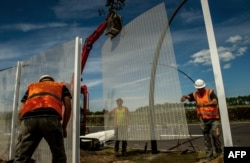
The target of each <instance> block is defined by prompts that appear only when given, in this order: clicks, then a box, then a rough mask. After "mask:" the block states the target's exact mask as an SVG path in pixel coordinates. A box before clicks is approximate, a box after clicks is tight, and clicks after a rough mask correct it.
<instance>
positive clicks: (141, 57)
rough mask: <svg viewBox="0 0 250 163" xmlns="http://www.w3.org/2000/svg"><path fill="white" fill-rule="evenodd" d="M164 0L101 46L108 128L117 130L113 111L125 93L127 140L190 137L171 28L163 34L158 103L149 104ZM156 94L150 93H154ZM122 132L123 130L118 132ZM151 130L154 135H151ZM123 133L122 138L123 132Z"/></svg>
mask: <svg viewBox="0 0 250 163" xmlns="http://www.w3.org/2000/svg"><path fill="white" fill-rule="evenodd" d="M166 27H168V22H167V15H166V10H165V6H164V4H160V5H158V6H156V7H154V8H152V9H150V10H148V11H146V12H145V13H143V14H142V15H140V16H138V17H137V18H135V19H134V20H133V21H131V22H130V23H129V24H127V25H126V26H125V27H124V28H123V29H122V31H121V33H120V34H119V35H118V36H117V37H115V38H113V39H112V40H111V39H108V40H107V41H106V42H105V44H104V46H103V48H102V65H103V96H104V108H105V110H107V113H106V115H105V128H106V130H109V129H114V126H113V121H114V117H112V114H111V111H112V110H113V108H115V107H116V99H117V98H122V99H123V105H124V106H126V107H128V109H129V118H128V121H127V131H126V132H128V137H127V139H128V140H152V139H153V140H169V139H181V138H187V137H188V136H189V133H188V127H187V122H186V116H185V110H184V106H183V104H181V103H180V102H179V99H180V97H181V88H180V83H179V76H178V71H177V70H176V68H173V67H174V66H176V61H175V56H174V52H173V47H172V40H171V35H170V29H168V32H167V33H166V35H165V36H164V40H163V42H162V46H161V48H160V52H159V53H160V55H159V58H158V64H157V69H156V75H155V81H154V83H155V85H154V92H153V93H154V96H153V97H154V105H153V107H152V106H150V105H149V96H150V87H151V86H150V80H151V72H152V66H153V65H152V64H153V61H154V57H155V53H156V51H157V47H158V44H160V43H161V41H160V38H161V36H162V35H163V31H164V28H166ZM151 93H152V92H151ZM118 135H124V133H120V134H118ZM152 135H153V136H152ZM120 138H122V137H120Z"/></svg>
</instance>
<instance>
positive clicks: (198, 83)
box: [194, 79, 206, 89]
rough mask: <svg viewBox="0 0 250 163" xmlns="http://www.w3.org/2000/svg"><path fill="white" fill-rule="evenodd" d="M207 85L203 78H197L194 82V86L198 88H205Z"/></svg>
mask: <svg viewBox="0 0 250 163" xmlns="http://www.w3.org/2000/svg"><path fill="white" fill-rule="evenodd" d="M205 86H206V83H205V82H204V81H203V80H201V79H197V80H196V81H195V83H194V87H195V88H196V89H200V88H204V87H205Z"/></svg>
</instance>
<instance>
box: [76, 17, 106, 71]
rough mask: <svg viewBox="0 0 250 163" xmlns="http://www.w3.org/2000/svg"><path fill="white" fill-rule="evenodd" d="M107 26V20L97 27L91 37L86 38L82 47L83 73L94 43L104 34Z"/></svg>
mask: <svg viewBox="0 0 250 163" xmlns="http://www.w3.org/2000/svg"><path fill="white" fill-rule="evenodd" d="M106 27H107V21H106V20H105V21H104V22H103V23H102V24H100V25H99V26H98V27H97V29H96V30H95V31H94V32H93V33H92V34H91V35H90V36H89V37H87V38H86V40H85V42H84V45H83V47H82V59H81V73H82V72H83V69H84V67H85V64H86V62H87V59H88V56H89V53H90V51H91V49H92V46H93V44H94V43H95V41H96V40H97V39H98V38H99V37H100V36H101V35H102V33H103V32H104V30H105V29H106Z"/></svg>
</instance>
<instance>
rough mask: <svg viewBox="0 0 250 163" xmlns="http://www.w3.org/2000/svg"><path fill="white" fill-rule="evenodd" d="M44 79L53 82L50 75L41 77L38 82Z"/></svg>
mask: <svg viewBox="0 0 250 163" xmlns="http://www.w3.org/2000/svg"><path fill="white" fill-rule="evenodd" d="M44 79H49V80H51V81H55V80H54V78H53V77H51V76H50V75H42V76H41V77H40V78H39V82H41V81H43V80H44Z"/></svg>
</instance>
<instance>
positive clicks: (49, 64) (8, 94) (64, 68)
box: [0, 40, 75, 163]
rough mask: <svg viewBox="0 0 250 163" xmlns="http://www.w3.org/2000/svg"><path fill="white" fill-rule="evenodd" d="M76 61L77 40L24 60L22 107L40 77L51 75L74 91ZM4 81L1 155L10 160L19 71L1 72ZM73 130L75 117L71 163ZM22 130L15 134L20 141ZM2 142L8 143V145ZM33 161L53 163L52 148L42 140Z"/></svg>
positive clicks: (1, 84) (0, 83) (68, 144)
mask: <svg viewBox="0 0 250 163" xmlns="http://www.w3.org/2000/svg"><path fill="white" fill-rule="evenodd" d="M74 58H75V40H73V41H69V42H67V43H64V44H62V45H59V46H57V47H55V48H51V49H49V50H47V51H44V52H41V53H38V54H36V55H33V56H32V57H30V58H27V59H25V60H23V61H22V62H21V63H22V66H21V75H20V76H21V77H20V89H19V90H20V91H19V92H20V95H19V99H18V103H19V105H20V103H21V98H22V97H23V95H24V94H25V91H26V89H27V85H28V84H29V83H31V82H36V81H38V79H39V77H40V76H41V75H44V74H49V75H51V76H52V77H53V78H54V79H55V80H56V81H58V82H63V83H65V85H66V86H67V87H68V88H69V89H70V90H71V91H72V90H73V88H72V84H71V83H72V77H73V73H74ZM0 77H1V81H0V89H1V90H5V91H1V92H0V96H1V98H0V99H1V103H0V105H1V107H0V111H1V119H0V120H1V121H0V132H1V133H0V134H1V139H3V141H1V149H0V154H1V155H2V158H6V159H8V154H9V151H8V150H9V146H10V142H9V140H10V127H11V119H12V117H11V116H12V105H13V95H14V85H15V82H16V79H15V77H16V67H14V68H11V69H8V70H3V71H1V72H0ZM72 96H73V93H72ZM73 98H74V97H73ZM2 113H3V114H2ZM72 128H73V126H72V117H71V120H70V122H69V124H68V128H67V131H68V137H67V138H66V139H65V149H66V154H67V159H68V161H69V162H71V160H72ZM18 130H19V124H17V126H16V132H14V133H12V134H16V136H15V137H16V139H17V138H18ZM2 142H4V144H3V143H2ZM2 146H3V147H2ZM32 158H33V159H35V160H36V162H38V163H47V162H51V160H52V155H51V152H50V149H49V146H48V144H47V143H46V141H45V140H44V139H42V141H41V143H40V144H39V146H38V148H37V149H36V151H35V153H34V154H33V157H32Z"/></svg>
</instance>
